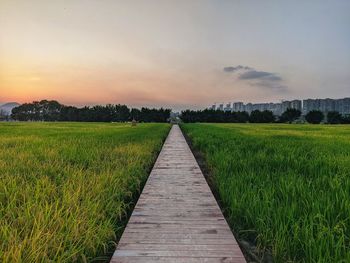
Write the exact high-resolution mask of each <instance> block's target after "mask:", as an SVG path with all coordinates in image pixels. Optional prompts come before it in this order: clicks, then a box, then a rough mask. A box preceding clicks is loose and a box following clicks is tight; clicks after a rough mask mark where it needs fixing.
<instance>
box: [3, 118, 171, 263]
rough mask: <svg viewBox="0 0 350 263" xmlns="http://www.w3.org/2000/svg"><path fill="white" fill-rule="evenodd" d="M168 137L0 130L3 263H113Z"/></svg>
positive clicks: (152, 129)
mask: <svg viewBox="0 0 350 263" xmlns="http://www.w3.org/2000/svg"><path fill="white" fill-rule="evenodd" d="M168 130H169V125H167V124H140V125H138V126H137V127H130V124H97V123H90V124H88V123H9V124H7V123H0V261H1V262H49V261H54V262H72V261H82V262H84V261H91V260H99V259H100V260H106V259H108V257H107V258H106V257H103V255H104V254H105V253H106V252H108V250H110V249H111V248H112V247H113V242H114V241H115V239H116V238H117V237H118V235H120V231H121V230H122V228H123V227H124V222H123V219H125V215H126V214H127V212H129V210H130V206H131V204H132V201H133V197H135V195H137V194H138V192H139V190H140V186H141V185H142V184H143V183H144V182H145V180H146V178H147V176H148V172H149V170H150V169H151V166H152V165H153V162H154V161H155V158H156V156H157V152H158V151H159V150H160V149H161V146H162V141H163V139H164V138H165V137H166V135H167V132H168ZM101 256H102V257H101Z"/></svg>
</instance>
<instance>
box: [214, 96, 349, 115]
mask: <svg viewBox="0 0 350 263" xmlns="http://www.w3.org/2000/svg"><path fill="white" fill-rule="evenodd" d="M208 108H209V109H213V110H222V111H236V112H239V111H241V112H242V111H246V112H248V113H251V112H252V111H254V110H260V111H264V110H268V111H272V113H273V114H274V115H281V114H282V113H283V112H284V111H286V110H287V109H288V108H290V109H296V110H300V111H301V112H302V114H303V115H305V114H307V113H308V112H309V111H312V110H319V111H322V112H324V113H327V112H330V111H337V112H339V113H341V114H342V115H348V114H350V97H346V98H336V99H333V98H323V99H321V98H307V99H294V100H281V101H280V102H260V103H252V102H245V103H244V102H241V101H232V100H231V102H229V101H227V102H220V103H214V104H212V105H211V106H209V107H208Z"/></svg>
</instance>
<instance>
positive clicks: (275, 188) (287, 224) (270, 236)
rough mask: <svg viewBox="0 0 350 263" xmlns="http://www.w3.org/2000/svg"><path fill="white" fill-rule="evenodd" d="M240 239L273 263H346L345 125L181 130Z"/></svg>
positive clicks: (349, 161)
mask: <svg viewBox="0 0 350 263" xmlns="http://www.w3.org/2000/svg"><path fill="white" fill-rule="evenodd" d="M182 130H183V131H184V132H185V133H186V134H187V135H188V137H189V138H190V140H191V141H192V144H193V145H192V146H193V148H194V149H196V150H197V151H199V152H200V153H202V155H203V159H204V160H205V163H206V166H207V169H208V170H209V181H210V183H211V184H212V187H213V189H214V191H215V192H216V193H217V194H218V196H219V198H220V201H221V204H222V207H223V209H224V212H225V214H226V215H227V217H228V222H229V224H230V225H231V227H233V229H234V231H235V232H236V236H237V237H238V238H239V239H240V240H245V241H249V242H250V243H251V244H254V245H256V246H257V247H258V249H259V250H260V251H261V252H264V253H265V254H267V253H271V255H272V258H273V261H274V262H325V263H326V262H327V263H328V262H344V263H345V262H350V126H341V125H334V126H327V125H284V124H183V125H182Z"/></svg>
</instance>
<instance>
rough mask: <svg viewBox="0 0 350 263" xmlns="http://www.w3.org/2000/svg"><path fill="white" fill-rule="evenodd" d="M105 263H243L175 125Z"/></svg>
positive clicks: (238, 249)
mask: <svg viewBox="0 0 350 263" xmlns="http://www.w3.org/2000/svg"><path fill="white" fill-rule="evenodd" d="M111 262H113V263H117V262H118V263H119V262H167V263H171V262H186V263H187V262H188V263H191V262H237V263H238V262H239V263H241V262H246V261H245V259H244V256H243V254H242V252H241V250H240V248H239V246H238V244H237V242H236V240H235V238H234V236H233V234H232V232H231V230H230V228H229V226H228V225H227V223H226V221H225V219H224V217H223V215H222V213H221V211H220V208H219V206H218V204H217V203H216V200H215V198H214V196H213V194H212V193H211V191H210V188H209V186H208V184H207V182H206V180H205V179H204V176H203V174H202V172H201V170H200V168H199V166H198V164H197V161H196V160H195V158H194V156H193V154H192V152H191V150H190V148H189V147H188V145H187V142H186V141H185V138H184V136H183V135H182V132H181V130H180V128H179V127H178V126H177V125H174V126H173V127H172V129H171V131H170V133H169V135H168V138H167V139H166V141H165V143H164V146H163V148H162V151H161V153H160V154H159V156H158V159H157V161H156V163H155V165H154V167H153V170H152V172H151V174H150V177H149V178H148V181H147V183H146V185H145V187H144V189H143V192H142V194H141V196H140V199H139V200H138V202H137V204H136V207H135V209H134V211H133V213H132V215H131V218H130V220H129V222H128V225H127V227H126V229H125V231H124V233H123V235H122V237H121V239H120V241H119V244H118V246H117V249H116V251H115V253H114V255H113V257H112V260H111Z"/></svg>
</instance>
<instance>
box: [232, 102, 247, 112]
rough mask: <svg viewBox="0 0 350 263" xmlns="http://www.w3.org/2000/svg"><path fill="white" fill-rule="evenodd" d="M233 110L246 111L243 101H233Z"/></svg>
mask: <svg viewBox="0 0 350 263" xmlns="http://www.w3.org/2000/svg"><path fill="white" fill-rule="evenodd" d="M232 111H236V112H237V111H244V104H243V102H233V103H232Z"/></svg>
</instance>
